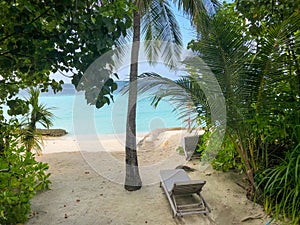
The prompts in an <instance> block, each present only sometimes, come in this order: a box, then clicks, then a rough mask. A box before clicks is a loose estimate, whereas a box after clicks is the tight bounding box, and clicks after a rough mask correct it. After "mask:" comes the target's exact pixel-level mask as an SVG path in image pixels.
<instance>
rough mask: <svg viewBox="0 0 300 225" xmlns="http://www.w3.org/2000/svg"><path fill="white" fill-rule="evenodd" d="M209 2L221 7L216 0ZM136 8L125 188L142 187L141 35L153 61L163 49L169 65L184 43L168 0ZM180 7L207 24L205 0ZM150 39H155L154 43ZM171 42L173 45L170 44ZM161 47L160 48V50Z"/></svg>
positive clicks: (142, 0) (179, 0)
mask: <svg viewBox="0 0 300 225" xmlns="http://www.w3.org/2000/svg"><path fill="white" fill-rule="evenodd" d="M207 2H209V3H210V4H211V5H212V6H213V7H216V6H218V2H217V1H216V0H210V1H207ZM133 3H134V4H135V6H136V8H137V9H136V10H134V12H133V32H132V48H131V64H130V84H129V97H128V112H127V123H126V146H125V151H126V177H125V185H124V187H125V189H126V190H128V191H134V190H138V189H140V188H141V187H142V181H141V178H140V175H139V169H138V160H137V152H136V102H137V82H136V81H137V76H138V55H139V49H140V40H141V36H143V37H144V38H145V39H146V42H145V44H146V54H147V56H148V58H149V61H150V62H153V61H155V58H156V57H158V52H159V51H160V52H163V53H164V54H162V58H163V60H164V61H165V62H166V65H167V66H169V67H172V66H173V65H174V62H176V60H179V57H180V50H181V46H182V41H181V34H180V30H179V26H178V24H177V22H176V19H175V16H174V14H173V13H172V10H171V6H170V4H169V1H166V0H135V1H134V2H133ZM174 3H175V4H177V6H178V8H179V9H183V11H184V12H185V13H186V14H187V15H189V16H190V17H191V20H192V21H194V22H197V23H198V22H201V23H199V24H201V26H199V27H205V24H206V21H207V17H208V12H207V10H206V9H207V8H206V7H205V4H204V1H203V0H174ZM151 41H155V44H153V43H152V42H151ZM170 43H172V44H173V45H171V44H170ZM158 49H159V50H158Z"/></svg>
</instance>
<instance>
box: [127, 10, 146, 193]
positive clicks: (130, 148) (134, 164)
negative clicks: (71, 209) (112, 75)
mask: <svg viewBox="0 0 300 225" xmlns="http://www.w3.org/2000/svg"><path fill="white" fill-rule="evenodd" d="M139 49H140V15H139V13H138V12H137V11H134V13H133V43H132V49H131V65H130V84H129V96H128V111H127V123H126V146H125V151H126V177H125V185H124V187H125V189H126V190H128V191H135V190H139V189H140V188H141V187H142V181H141V178H140V174H139V167H138V160H137V151H136V103H137V75H138V55H139Z"/></svg>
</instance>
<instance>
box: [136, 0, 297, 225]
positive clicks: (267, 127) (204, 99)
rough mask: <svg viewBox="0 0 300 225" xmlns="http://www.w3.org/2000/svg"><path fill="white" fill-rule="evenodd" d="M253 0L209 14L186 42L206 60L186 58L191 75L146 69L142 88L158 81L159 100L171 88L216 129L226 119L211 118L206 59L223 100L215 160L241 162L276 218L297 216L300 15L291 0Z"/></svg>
mask: <svg viewBox="0 0 300 225" xmlns="http://www.w3.org/2000/svg"><path fill="white" fill-rule="evenodd" d="M255 4H256V1H239V5H238V7H237V8H238V9H243V10H237V9H236V6H235V5H234V4H229V5H224V6H223V7H222V8H220V9H219V10H217V11H216V13H215V14H214V15H212V16H211V18H210V19H209V21H208V26H207V29H205V30H204V31H203V32H201V30H199V33H200V35H199V39H198V40H195V41H192V42H191V43H190V44H189V47H190V48H191V49H192V50H193V51H194V52H195V53H196V54H198V56H199V57H200V58H201V59H202V60H203V61H204V63H205V64H203V65H200V67H199V65H197V66H196V67H195V64H194V65H193V64H190V63H189V62H190V61H191V60H188V62H186V64H187V66H188V68H189V73H190V75H189V76H185V77H183V78H181V79H179V80H178V81H175V83H174V82H173V81H170V80H168V79H166V78H162V77H158V76H156V75H153V74H150V76H149V74H146V75H145V76H143V79H142V80H144V82H145V83H144V85H143V84H142V85H141V88H140V90H142V91H146V90H147V91H148V90H150V89H151V88H152V87H154V86H158V85H159V86H160V91H159V92H155V93H154V95H155V98H154V104H157V103H158V102H159V100H160V99H161V98H165V97H167V96H168V97H169V98H170V99H171V100H172V101H173V102H177V105H176V108H180V106H181V108H185V109H183V111H182V115H181V117H185V118H189V117H190V109H191V108H192V109H193V110H194V113H195V112H196V113H197V115H198V116H197V117H196V118H195V119H194V121H195V122H196V125H198V126H199V124H205V126H207V127H208V128H210V129H212V131H214V128H215V127H218V126H219V124H222V123H220V122H222V121H218V123H215V122H216V121H211V119H210V118H211V117H212V115H213V114H219V113H222V112H218V111H217V110H219V109H218V107H214V106H213V105H210V104H209V102H210V101H209V99H208V97H209V96H208V95H207V92H206V91H205V87H206V86H205V84H207V85H210V84H209V83H208V79H207V76H210V75H211V74H210V73H209V70H208V69H207V67H208V68H209V69H210V70H211V72H213V76H214V77H215V78H216V79H217V81H218V83H219V85H220V88H221V90H222V95H223V96H224V98H225V105H226V131H225V130H224V132H225V138H224V142H223V144H222V146H221V149H219V150H220V151H219V153H218V155H217V157H216V159H214V161H213V164H214V166H215V167H219V168H222V169H224V168H225V169H226V167H233V166H236V167H238V169H239V170H240V169H242V170H243V171H244V173H245V175H246V177H247V180H248V182H249V183H248V186H249V189H248V193H247V196H248V197H249V198H250V199H254V198H255V199H256V201H259V202H260V201H261V202H264V204H265V207H266V209H267V211H268V212H269V213H271V214H273V215H274V216H275V217H276V218H277V219H278V218H281V216H284V217H285V218H289V220H290V223H291V224H298V222H299V220H300V217H299V214H298V213H297V212H299V210H300V209H299V199H300V197H299V141H300V136H299V135H300V132H299V131H300V130H299V128H300V124H299V116H300V114H299V113H300V98H299V96H300V88H299V87H300V79H299V78H300V73H299V71H300V70H299V60H300V58H299V57H300V54H299V41H300V38H299V37H300V36H299V33H300V29H299V28H300V27H299V24H300V15H299V11H298V8H295V7H291V5H290V4H289V2H282V3H279V2H278V3H276V4H275V5H274V6H273V8H272V7H271V5H270V3H269V1H260V2H259V5H263V6H264V8H260V9H258V10H257V11H256V10H255V9H256V7H258V6H256V5H255ZM249 5H250V6H249ZM244 6H245V8H246V9H247V7H249V8H248V10H245V8H244ZM283 8H284V10H283ZM249 9H250V10H249ZM262 9H263V10H262ZM287 9H289V13H287V12H286V10H287ZM272 10H273V11H272ZM271 12H272V14H271ZM274 12H276V14H275V15H274ZM258 14H259V16H258ZM271 15H272V16H271ZM250 17H251V18H250ZM199 62H200V61H199ZM201 67H202V69H201ZM153 78H155V79H153ZM213 89H214V88H213ZM183 90H184V91H183ZM184 93H185V94H184ZM219 97H220V96H219ZM187 104H189V105H191V104H192V105H193V106H194V107H186V105H187ZM199 121H200V123H199ZM212 140H213V139H210V141H212ZM205 144H207V143H205ZM208 151H209V150H208ZM226 152H227V153H228V152H229V153H230V154H227V153H226ZM207 153H208V154H210V153H209V152H207ZM225 156H226V157H225ZM261 196H263V198H261Z"/></svg>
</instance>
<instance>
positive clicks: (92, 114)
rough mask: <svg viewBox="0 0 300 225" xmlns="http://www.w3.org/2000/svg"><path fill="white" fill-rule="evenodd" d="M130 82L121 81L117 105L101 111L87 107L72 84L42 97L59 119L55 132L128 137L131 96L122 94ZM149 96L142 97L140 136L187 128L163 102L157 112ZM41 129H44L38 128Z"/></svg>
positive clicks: (140, 99)
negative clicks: (162, 130)
mask: <svg viewBox="0 0 300 225" xmlns="http://www.w3.org/2000/svg"><path fill="white" fill-rule="evenodd" d="M125 84H126V82H124V81H123V82H122V81H118V87H119V88H118V90H117V91H116V93H115V94H114V102H113V103H111V104H110V105H105V106H104V107H103V108H101V109H96V107H95V106H90V105H87V104H86V100H85V97H84V93H83V92H76V91H75V89H74V86H73V85H72V84H64V85H63V91H62V92H59V93H57V94H54V93H53V92H52V91H49V92H47V93H41V95H40V99H39V100H40V102H41V103H43V104H45V105H46V106H47V107H50V108H52V109H51V111H52V113H53V114H54V115H55V117H54V120H53V126H52V128H61V129H65V130H66V131H67V132H68V133H69V134H86V135H89V134H91V133H94V132H96V133H97V134H120V133H125V128H126V116H127V97H128V96H127V95H123V94H121V93H120V92H119V90H120V88H122V87H123V86H124V85H125ZM150 103H151V99H150V98H149V96H147V95H141V96H138V102H137V119H136V125H137V132H138V133H145V132H150V131H151V130H154V129H158V128H173V127H183V126H184V123H183V121H180V120H179V119H178V112H177V111H176V109H174V106H173V105H172V104H171V103H170V102H168V101H164V100H162V101H161V102H160V103H159V105H158V107H157V108H154V107H153V106H151V104H150ZM38 127H40V126H38Z"/></svg>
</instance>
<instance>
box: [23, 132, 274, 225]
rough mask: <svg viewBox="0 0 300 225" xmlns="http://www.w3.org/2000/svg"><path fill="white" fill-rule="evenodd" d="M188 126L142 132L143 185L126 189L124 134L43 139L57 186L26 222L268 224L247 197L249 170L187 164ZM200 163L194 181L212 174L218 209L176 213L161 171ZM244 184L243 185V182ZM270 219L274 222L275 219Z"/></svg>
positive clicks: (38, 200)
mask: <svg viewBox="0 0 300 225" xmlns="http://www.w3.org/2000/svg"><path fill="white" fill-rule="evenodd" d="M185 135H188V133H187V132H186V131H182V130H166V131H159V132H157V131H156V132H152V133H150V134H139V135H138V143H139V144H138V159H139V166H140V174H141V178H142V181H143V187H142V189H141V190H139V191H135V192H128V191H126V190H125V189H124V187H123V182H124V176H125V174H124V168H125V164H124V161H125V160H124V157H125V153H124V140H125V137H124V135H105V136H96V135H95V136H70V135H67V136H63V137H59V138H47V139H45V143H44V149H43V155H41V156H37V160H38V161H43V162H47V163H48V164H49V166H50V169H49V172H50V173H51V174H52V175H51V177H50V179H51V181H52V184H51V189H50V190H47V191H44V192H41V193H38V194H37V195H36V196H35V197H34V198H33V200H32V207H31V208H32V214H31V215H30V219H29V221H28V223H26V224H27V225H33V224H43V225H52V224H53V225H54V224H55V225H56V224H64V225H94V224H100V225H106V224H116V225H127V224H128V225H129V224H138V225H139V224H153V225H156V224H158V225H160V224H170V225H171V224H172V225H173V224H174V225H175V224H187V225H193V224H195V225H196V224H197V225H198V224H203V225H205V224H220V225H223V224H224V225H235V224H236V225H240V224H245V225H265V224H267V222H268V221H269V220H270V218H269V217H268V216H266V215H265V214H264V212H263V209H262V207H261V206H259V205H254V204H253V202H251V201H249V200H248V199H247V198H246V195H245V190H244V189H243V188H242V187H241V186H240V185H243V182H244V180H243V175H241V174H237V173H233V172H227V173H223V172H219V171H214V170H213V169H212V168H211V167H210V166H205V167H203V166H202V167H200V166H199V162H198V161H197V160H192V161H189V162H186V160H185V157H184V155H183V154H180V153H179V152H177V151H176V149H177V147H178V146H181V144H182V138H183V137H184V136H185ZM183 164H184V165H188V166H189V167H192V168H194V169H196V171H193V172H189V173H188V175H189V176H190V177H191V179H197V180H206V182H207V183H206V185H205V186H204V189H203V192H202V194H203V196H204V197H205V199H206V201H207V202H208V204H209V206H210V207H211V209H212V212H211V213H210V214H209V215H207V216H205V215H190V216H184V217H181V218H173V217H172V212H171V208H170V205H169V202H168V201H167V198H166V196H165V194H164V191H163V189H162V188H160V187H159V171H160V170H162V169H174V168H175V167H176V166H178V165H183ZM238 184H240V185H238ZM275 224H276V223H275V222H272V223H271V225H275Z"/></svg>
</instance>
